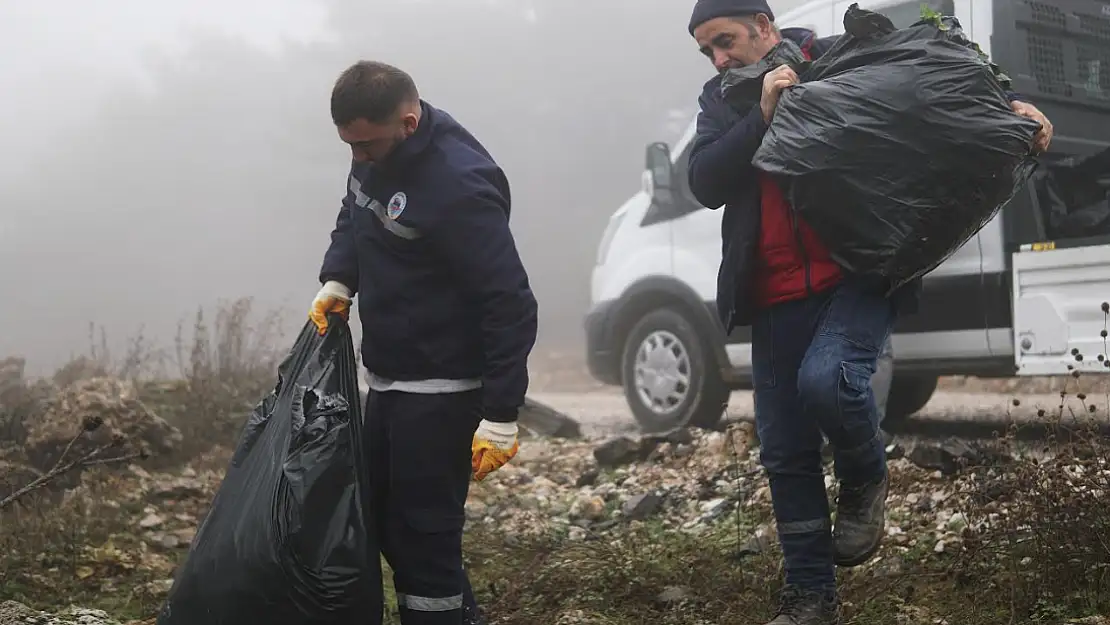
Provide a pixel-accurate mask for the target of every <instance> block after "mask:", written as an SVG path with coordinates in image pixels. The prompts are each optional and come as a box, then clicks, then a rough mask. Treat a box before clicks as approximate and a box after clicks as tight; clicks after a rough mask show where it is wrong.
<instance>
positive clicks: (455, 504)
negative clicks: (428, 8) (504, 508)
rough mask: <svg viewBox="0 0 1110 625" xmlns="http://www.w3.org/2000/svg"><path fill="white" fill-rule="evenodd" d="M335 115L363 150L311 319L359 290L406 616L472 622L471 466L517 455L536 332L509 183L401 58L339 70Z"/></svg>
mask: <svg viewBox="0 0 1110 625" xmlns="http://www.w3.org/2000/svg"><path fill="white" fill-rule="evenodd" d="M331 116H332V120H333V121H334V122H335V125H336V127H337V129H338V131H339V137H340V139H342V140H343V141H344V142H346V143H347V144H349V145H350V146H351V155H352V159H353V162H352V164H351V171H350V176H349V180H348V191H347V195H346V196H345V197H344V199H343V203H342V207H341V208H340V209H339V217H338V219H337V220H336V225H335V229H334V231H332V234H331V246H330V247H329V248H328V250H327V253H326V254H325V255H324V262H323V266H322V268H321V270H320V282H321V283H323V288H321V289H320V292H319V294H318V295H317V296H316V299H315V301H314V302H313V304H312V309H311V312H310V317H311V319H312V320H313V321H314V322H315V323H316V325H317V326H318V327H319V328H320V330H321V332H323V331H324V330H325V329H326V327H327V319H326V315H327V313H328V312H339V313H340V314H342V315H344V316H346V314H347V312H348V310H349V305H350V301H351V298H352V297H353V296H354V295H355V294H357V295H358V300H359V301H358V305H359V309H358V310H359V318H360V319H361V321H362V331H363V336H362V362H363V364H364V365H365V366H366V368H367V371H368V373H369V374H370V379H369V383H370V393H369V396H368V398H367V402H366V419H367V427H366V430H367V435H368V437H369V438H370V446H369V449H370V458H371V461H372V466H373V467H374V468H373V471H374V475H373V476H372V477H373V496H374V508H373V509H374V510H375V512H376V513H377V514H378V515H379V516H378V519H379V538H380V541H381V548H382V552H383V553H384V554H385V556H386V559H387V561H388V562H389V565H390V568H392V569H393V572H394V576H393V583H394V588H395V589H396V591H397V603H398V607H399V609H400V615H401V622H402V623H403V624H404V625H460V624H463V623H473V622H477V620H476V619H478V618H479V617H478V616H477V615H476V614H475V611H476V607H475V606H474V599H473V595H472V594H471V592H470V583H469V581H468V580H467V578H466V574H465V572H464V570H463V563H462V531H463V522H464V518H465V517H464V504H465V502H466V496H467V492H468V489H469V483H470V479H471V477H472V475H473V478H474V479H477V480H481V479H482V478H484V477H485V476H486V475H487V474H489V473H490V472H491V471H494V470H496V469H498V468H500V467H501V466H502V465H504V464H505V463H506V462H508V460H509V459H510V458H511V457H512V456H513V455H515V454H516V451H517V448H518V444H517V424H516V421H517V410H518V409H519V407H520V406H521V405H523V403H524V395H525V391H526V390H527V387H528V372H527V362H528V354H529V352H530V351H531V350H532V346H533V344H534V343H535V340H536V313H537V306H536V300H535V298H534V297H533V295H532V291H531V288H530V286H529V283H528V276H527V274H526V273H525V270H524V266H523V265H522V263H521V260H520V256H519V255H518V253H517V248H516V244H515V242H514V240H513V235H512V233H511V232H510V231H509V209H510V198H509V184H508V181H507V180H506V178H505V174H504V173H503V172H502V170H501V168H500V167H498V165H497V163H496V162H494V160H493V157H491V156H490V155H489V153H488V152H487V151H486V149H485V148H484V147H482V144H481V143H479V142H478V140H477V139H475V138H474V137H473V136H472V135H471V134H470V133H469V132H467V130H466V129H465V128H463V127H462V126H461V125H459V123H458V122H456V121H455V120H454V119H453V118H452V117H451V116H450V115H449V114H447V113H446V112H444V111H442V110H439V109H437V108H435V107H433V106H432V105H430V104H428V103H427V102H425V101H424V100H422V99H421V98H420V96H419V94H418V92H417V89H416V85H415V84H414V83H413V80H412V78H410V77H409V75H408V74H406V73H405V72H403V71H401V70H399V69H397V68H395V67H391V66H389V65H385V64H383V63H376V62H368V61H362V62H359V63H356V64H355V65H353V66H352V67H350V68H349V69H347V70H346V71H344V72H343V74H342V75H340V77H339V79H338V80H337V81H336V84H335V87H334V90H333V91H332V96H331ZM464 604H465V605H464ZM378 618H379V619H380V616H379V617H378ZM378 622H380V620H379V621H378Z"/></svg>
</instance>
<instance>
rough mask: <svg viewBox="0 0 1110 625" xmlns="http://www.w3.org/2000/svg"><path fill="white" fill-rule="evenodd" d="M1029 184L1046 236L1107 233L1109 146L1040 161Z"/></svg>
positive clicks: (1109, 224)
mask: <svg viewBox="0 0 1110 625" xmlns="http://www.w3.org/2000/svg"><path fill="white" fill-rule="evenodd" d="M1030 185H1031V186H1032V187H1033V190H1034V192H1035V193H1036V194H1037V200H1038V202H1037V204H1038V205H1039V208H1040V210H1041V211H1042V218H1043V219H1044V221H1045V222H1046V223H1045V230H1046V235H1047V237H1048V238H1050V239H1072V238H1082V237H1094V236H1103V235H1107V234H1110V148H1108V149H1105V150H1103V151H1101V152H1098V153H1096V154H1093V155H1091V156H1088V157H1085V158H1079V159H1077V158H1074V157H1072V158H1067V159H1064V160H1062V161H1060V162H1056V163H1044V164H1043V166H1042V167H1041V168H1040V170H1039V171H1037V172H1036V173H1035V174H1034V175H1033V179H1032V181H1031V182H1030Z"/></svg>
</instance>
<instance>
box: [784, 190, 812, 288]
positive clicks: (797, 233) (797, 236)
mask: <svg viewBox="0 0 1110 625" xmlns="http://www.w3.org/2000/svg"><path fill="white" fill-rule="evenodd" d="M786 211H787V212H788V213H789V214H790V227H791V228H792V229H793V230H794V240H795V241H796V242H797V244H798V252H799V253H800V254H801V255H802V267H803V268H805V274H806V296H807V297H808V296H812V295H813V285H812V284H810V274H809V254H807V253H806V246H805V244H804V243H803V242H802V231H801V230H800V229H799V228H798V220H797V218H796V217H795V216H794V209H793V208H791V207H789V206H788V207H787V208H786Z"/></svg>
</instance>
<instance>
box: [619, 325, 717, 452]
mask: <svg viewBox="0 0 1110 625" xmlns="http://www.w3.org/2000/svg"><path fill="white" fill-rule="evenodd" d="M621 380H622V385H623V387H624V394H625V399H626V400H627V401H628V406H629V408H630V409H631V410H632V415H633V416H634V417H635V418H636V421H637V423H639V425H640V429H641V430H643V431H644V432H645V433H647V434H661V433H665V432H669V431H672V430H675V429H678V428H682V427H687V426H690V427H700V428H713V427H715V426H716V425H717V424H718V423H719V422H720V421H721V418H722V417H723V416H724V413H725V406H726V405H727V403H728V397H729V390H728V388H727V387H726V386H725V383H724V381H723V380H722V379H721V375H720V371H719V369H718V367H717V363H716V362H715V359H714V357H713V350H712V347H711V346H710V345H708V344H707V343H706V340H705V339H704V338H703V337H701V336H699V335H698V333H697V331H696V330H695V329H694V325H693V324H692V323H691V322H690V321H689V320H688V319H687V317H686V316H685V315H683V314H682V312H680V311H678V310H675V309H672V308H660V309H658V310H654V311H651V312H649V313H648V314H646V315H644V316H643V318H641V319H640V320H639V321H638V322H637V323H636V325H634V326H633V327H632V329H631V330H630V331H629V333H628V338H627V339H626V340H625V344H624V350H623V354H622V357H621Z"/></svg>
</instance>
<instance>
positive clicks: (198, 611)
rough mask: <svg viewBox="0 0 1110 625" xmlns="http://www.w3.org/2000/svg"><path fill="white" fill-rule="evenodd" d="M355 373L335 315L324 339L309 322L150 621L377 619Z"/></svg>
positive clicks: (329, 623) (336, 624)
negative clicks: (167, 592)
mask: <svg viewBox="0 0 1110 625" xmlns="http://www.w3.org/2000/svg"><path fill="white" fill-rule="evenodd" d="M355 366H356V365H355V352H354V347H353V345H352V341H351V334H350V330H349V328H348V326H347V324H346V323H345V322H344V321H343V320H342V319H341V318H339V317H337V316H334V315H333V316H332V319H331V320H330V324H329V329H328V332H327V334H326V335H325V336H323V337H321V336H319V335H318V334H317V332H316V326H315V325H313V324H312V323H307V324H306V325H305V327H304V329H303V330H302V331H301V334H300V336H299V337H298V338H297V341H296V344H295V345H294V346H293V349H292V351H291V352H290V353H289V355H288V356H287V357H286V359H285V361H284V362H282V363H281V366H280V367H279V368H278V382H277V385H276V387H275V388H274V390H273V391H272V392H271V393H270V394H269V395H268V396H267V397H265V398H264V399H263V400H262V401H261V402H259V403H258V405H257V406H256V407H255V409H254V412H253V413H252V414H251V415H250V419H249V421H248V422H247V424H246V426H245V427H244V429H243V432H242V435H241V438H240V441H239V445H238V447H237V448H236V450H235V453H234V456H233V457H232V460H231V463H230V465H229V467H228V470H227V475H226V476H225V477H224V480H223V483H222V484H221V486H220V489H219V491H218V492H217V493H216V496H215V499H214V500H213V502H212V507H211V509H210V510H209V512H208V514H207V516H206V518H205V519H204V521H203V522H202V523H201V525H200V527H199V529H198V531H197V535H196V537H195V538H194V539H193V544H192V546H191V547H190V549H189V553H188V555H187V557H186V559H185V562H184V563H183V564H182V565H181V566H180V567H179V568H178V570H177V573H176V575H175V580H174V584H173V587H172V588H171V589H170V592H169V597H168V599H167V601H166V603H165V604H164V606H163V607H162V611H161V613H160V614H159V616H158V625H232V624H235V625H243V624H246V623H259V624H265V625H356V624H357V625H366V624H368V623H381V618H382V586H381V570H380V568H379V563H378V560H377V558H378V555H377V554H378V550H377V548H376V546H375V542H374V541H373V540H372V539H371V538H370V537H371V536H373V534H372V533H371V532H372V529H373V527H372V520H371V517H370V515H369V514H368V511H367V506H366V502H367V501H368V500H367V494H366V491H365V490H364V483H365V481H366V480H367V479H368V477H369V476H368V473H367V467H368V464H367V459H366V458H365V451H364V443H363V439H362V423H361V419H362V416H361V408H360V406H359V403H358V400H359V392H358V380H357V370H356V368H355ZM369 558H373V560H370V559H369Z"/></svg>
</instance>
